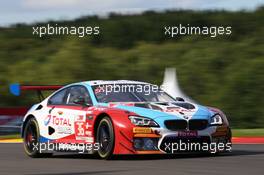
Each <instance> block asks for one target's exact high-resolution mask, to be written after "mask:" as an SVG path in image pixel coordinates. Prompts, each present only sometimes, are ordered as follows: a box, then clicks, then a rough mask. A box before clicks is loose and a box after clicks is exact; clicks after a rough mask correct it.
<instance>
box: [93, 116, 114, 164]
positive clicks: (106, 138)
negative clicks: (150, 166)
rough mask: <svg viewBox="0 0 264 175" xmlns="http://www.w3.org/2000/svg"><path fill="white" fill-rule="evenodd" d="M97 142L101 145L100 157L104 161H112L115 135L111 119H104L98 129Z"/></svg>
mask: <svg viewBox="0 0 264 175" xmlns="http://www.w3.org/2000/svg"><path fill="white" fill-rule="evenodd" d="M96 141H97V143H99V146H100V147H99V150H98V155H99V156H100V157H101V158H104V159H110V158H111V156H112V154H113V150H114V143H115V135H114V129H113V125H112V122H111V120H110V118H109V117H104V118H103V119H102V120H101V121H100V123H99V125H98V128H97V134H96Z"/></svg>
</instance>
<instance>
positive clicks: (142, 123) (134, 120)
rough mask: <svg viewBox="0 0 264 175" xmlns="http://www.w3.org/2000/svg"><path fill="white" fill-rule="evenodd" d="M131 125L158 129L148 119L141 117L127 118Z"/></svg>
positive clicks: (155, 124) (151, 120)
mask: <svg viewBox="0 0 264 175" xmlns="http://www.w3.org/2000/svg"><path fill="white" fill-rule="evenodd" d="M129 119H130V121H131V123H133V124H134V125H136V126H148V127H159V125H158V124H157V123H156V122H155V121H154V120H153V119H150V118H147V117H141V116H129Z"/></svg>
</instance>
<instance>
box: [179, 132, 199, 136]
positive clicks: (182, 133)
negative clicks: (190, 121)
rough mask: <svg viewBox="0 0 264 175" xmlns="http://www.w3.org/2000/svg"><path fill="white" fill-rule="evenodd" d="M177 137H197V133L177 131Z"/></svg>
mask: <svg viewBox="0 0 264 175" xmlns="http://www.w3.org/2000/svg"><path fill="white" fill-rule="evenodd" d="M178 136H179V137H197V136H198V133H197V131H179V132H178Z"/></svg>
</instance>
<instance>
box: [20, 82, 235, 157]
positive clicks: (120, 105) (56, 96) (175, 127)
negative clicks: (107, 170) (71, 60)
mask: <svg viewBox="0 0 264 175" xmlns="http://www.w3.org/2000/svg"><path fill="white" fill-rule="evenodd" d="M24 89H25V87H24ZM26 89H27V90H32V89H33V90H34V89H36V90H55V89H56V90H57V91H55V92H54V93H52V94H51V95H50V96H48V97H47V98H45V99H44V100H43V101H41V102H40V103H38V104H35V105H33V106H32V107H31V108H30V109H29V111H28V112H27V114H26V115H25V117H24V119H23V125H22V138H23V140H24V150H25V152H26V154H27V155H28V156H30V157H45V156H50V155H52V154H53V153H54V152H57V151H74V152H80V151H81V152H82V153H89V154H98V155H99V156H100V157H101V158H104V159H109V158H111V157H112V156H113V155H121V154H126V155H127V154H133V155H134V154H175V153H178V152H182V151H184V152H192V151H197V150H193V149H192V150H189V148H190V145H187V144H193V145H196V148H198V147H199V150H198V151H204V150H201V148H203V149H204V148H208V149H206V152H207V151H208V152H212V149H213V147H214V150H215V152H221V151H223V149H221V148H225V150H224V151H226V150H230V147H231V129H230V126H229V123H228V120H227V118H226V116H225V114H224V113H223V112H222V111H220V110H219V109H216V108H213V107H207V106H202V105H199V104H193V103H190V102H187V101H185V100H184V99H182V98H173V97H171V96H170V95H168V94H167V93H166V92H165V91H164V90H162V88H160V87H158V86H157V85H153V84H150V83H145V82H139V81H129V80H116V81H104V80H97V81H85V82H80V83H74V84H70V85H66V86H63V87H62V86H40V87H30V86H29V87H26ZM213 143H215V144H214V146H213V147H209V146H210V145H211V144H213ZM183 144H185V147H184V149H181V148H183V146H182V145H183ZM217 144H222V146H221V147H220V148H219V147H217V148H215V147H216V145H217ZM205 145H207V146H205ZM84 148H85V149H84Z"/></svg>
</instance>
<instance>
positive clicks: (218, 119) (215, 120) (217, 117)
mask: <svg viewBox="0 0 264 175" xmlns="http://www.w3.org/2000/svg"><path fill="white" fill-rule="evenodd" d="M222 124H223V119H222V117H221V116H220V115H219V114H216V115H214V116H213V117H212V118H211V122H210V125H222Z"/></svg>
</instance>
